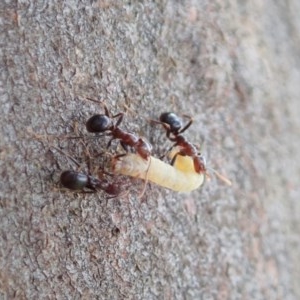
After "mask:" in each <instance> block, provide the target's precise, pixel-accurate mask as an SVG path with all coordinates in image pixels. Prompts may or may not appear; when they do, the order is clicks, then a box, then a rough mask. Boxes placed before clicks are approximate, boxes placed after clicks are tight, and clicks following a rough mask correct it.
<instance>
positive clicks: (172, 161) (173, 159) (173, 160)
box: [171, 151, 186, 166]
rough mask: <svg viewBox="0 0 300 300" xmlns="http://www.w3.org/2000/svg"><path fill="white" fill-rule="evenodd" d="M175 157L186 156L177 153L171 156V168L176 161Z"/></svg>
mask: <svg viewBox="0 0 300 300" xmlns="http://www.w3.org/2000/svg"><path fill="white" fill-rule="evenodd" d="M177 155H182V156H186V154H185V153H182V152H180V151H179V152H177V153H176V154H175V155H174V156H173V158H172V160H171V166H173V165H174V163H175V160H176V158H177Z"/></svg>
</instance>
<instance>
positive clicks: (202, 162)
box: [194, 153, 206, 173]
mask: <svg viewBox="0 0 300 300" xmlns="http://www.w3.org/2000/svg"><path fill="white" fill-rule="evenodd" d="M194 166H195V171H196V172H197V173H206V159H205V157H204V156H202V155H201V153H198V155H197V156H196V157H194Z"/></svg>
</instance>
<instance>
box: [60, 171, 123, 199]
mask: <svg viewBox="0 0 300 300" xmlns="http://www.w3.org/2000/svg"><path fill="white" fill-rule="evenodd" d="M60 183H61V184H62V186H64V187H65V188H68V189H70V190H81V191H83V190H84V189H85V188H87V189H90V190H92V191H93V192H96V191H97V190H98V189H100V190H103V191H105V192H106V193H107V194H109V195H111V196H112V197H116V196H118V195H120V194H121V190H120V188H119V185H117V184H112V183H109V182H108V181H107V180H105V179H102V180H100V179H98V178H96V177H93V176H91V175H87V174H84V173H80V172H76V171H72V170H67V171H64V172H62V174H61V175H60Z"/></svg>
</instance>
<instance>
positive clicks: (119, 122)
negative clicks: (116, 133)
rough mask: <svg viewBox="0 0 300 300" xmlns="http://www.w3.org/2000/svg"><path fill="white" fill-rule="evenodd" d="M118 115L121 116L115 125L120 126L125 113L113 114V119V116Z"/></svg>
mask: <svg viewBox="0 0 300 300" xmlns="http://www.w3.org/2000/svg"><path fill="white" fill-rule="evenodd" d="M117 117H119V119H118V121H117V123H116V125H115V127H118V126H119V125H120V124H121V122H122V121H123V117H124V113H118V114H116V115H114V116H112V117H111V118H112V119H113V118H117Z"/></svg>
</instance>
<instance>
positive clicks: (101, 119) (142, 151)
mask: <svg viewBox="0 0 300 300" xmlns="http://www.w3.org/2000/svg"><path fill="white" fill-rule="evenodd" d="M104 110H105V114H97V115H94V116H92V117H91V118H90V119H89V120H88V121H87V122H86V129H87V131H89V132H94V133H101V132H107V135H110V136H112V138H111V140H110V141H109V142H108V145H107V147H109V146H110V145H111V142H112V141H113V140H114V139H119V140H120V143H121V145H122V147H123V148H124V149H125V150H126V151H128V147H132V148H134V149H135V150H136V152H137V153H138V154H139V155H140V156H141V157H142V158H143V159H145V160H148V158H149V157H150V155H151V150H152V146H151V144H150V143H148V142H147V141H145V140H144V139H142V138H141V137H138V136H136V135H135V134H133V133H130V132H126V131H124V130H122V129H121V128H120V127H119V125H120V124H121V122H122V120H123V117H124V113H118V114H116V115H114V116H111V115H110V113H109V111H108V109H107V107H106V105H104ZM114 118H118V120H117V122H116V123H114V122H113V120H112V119H114Z"/></svg>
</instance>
